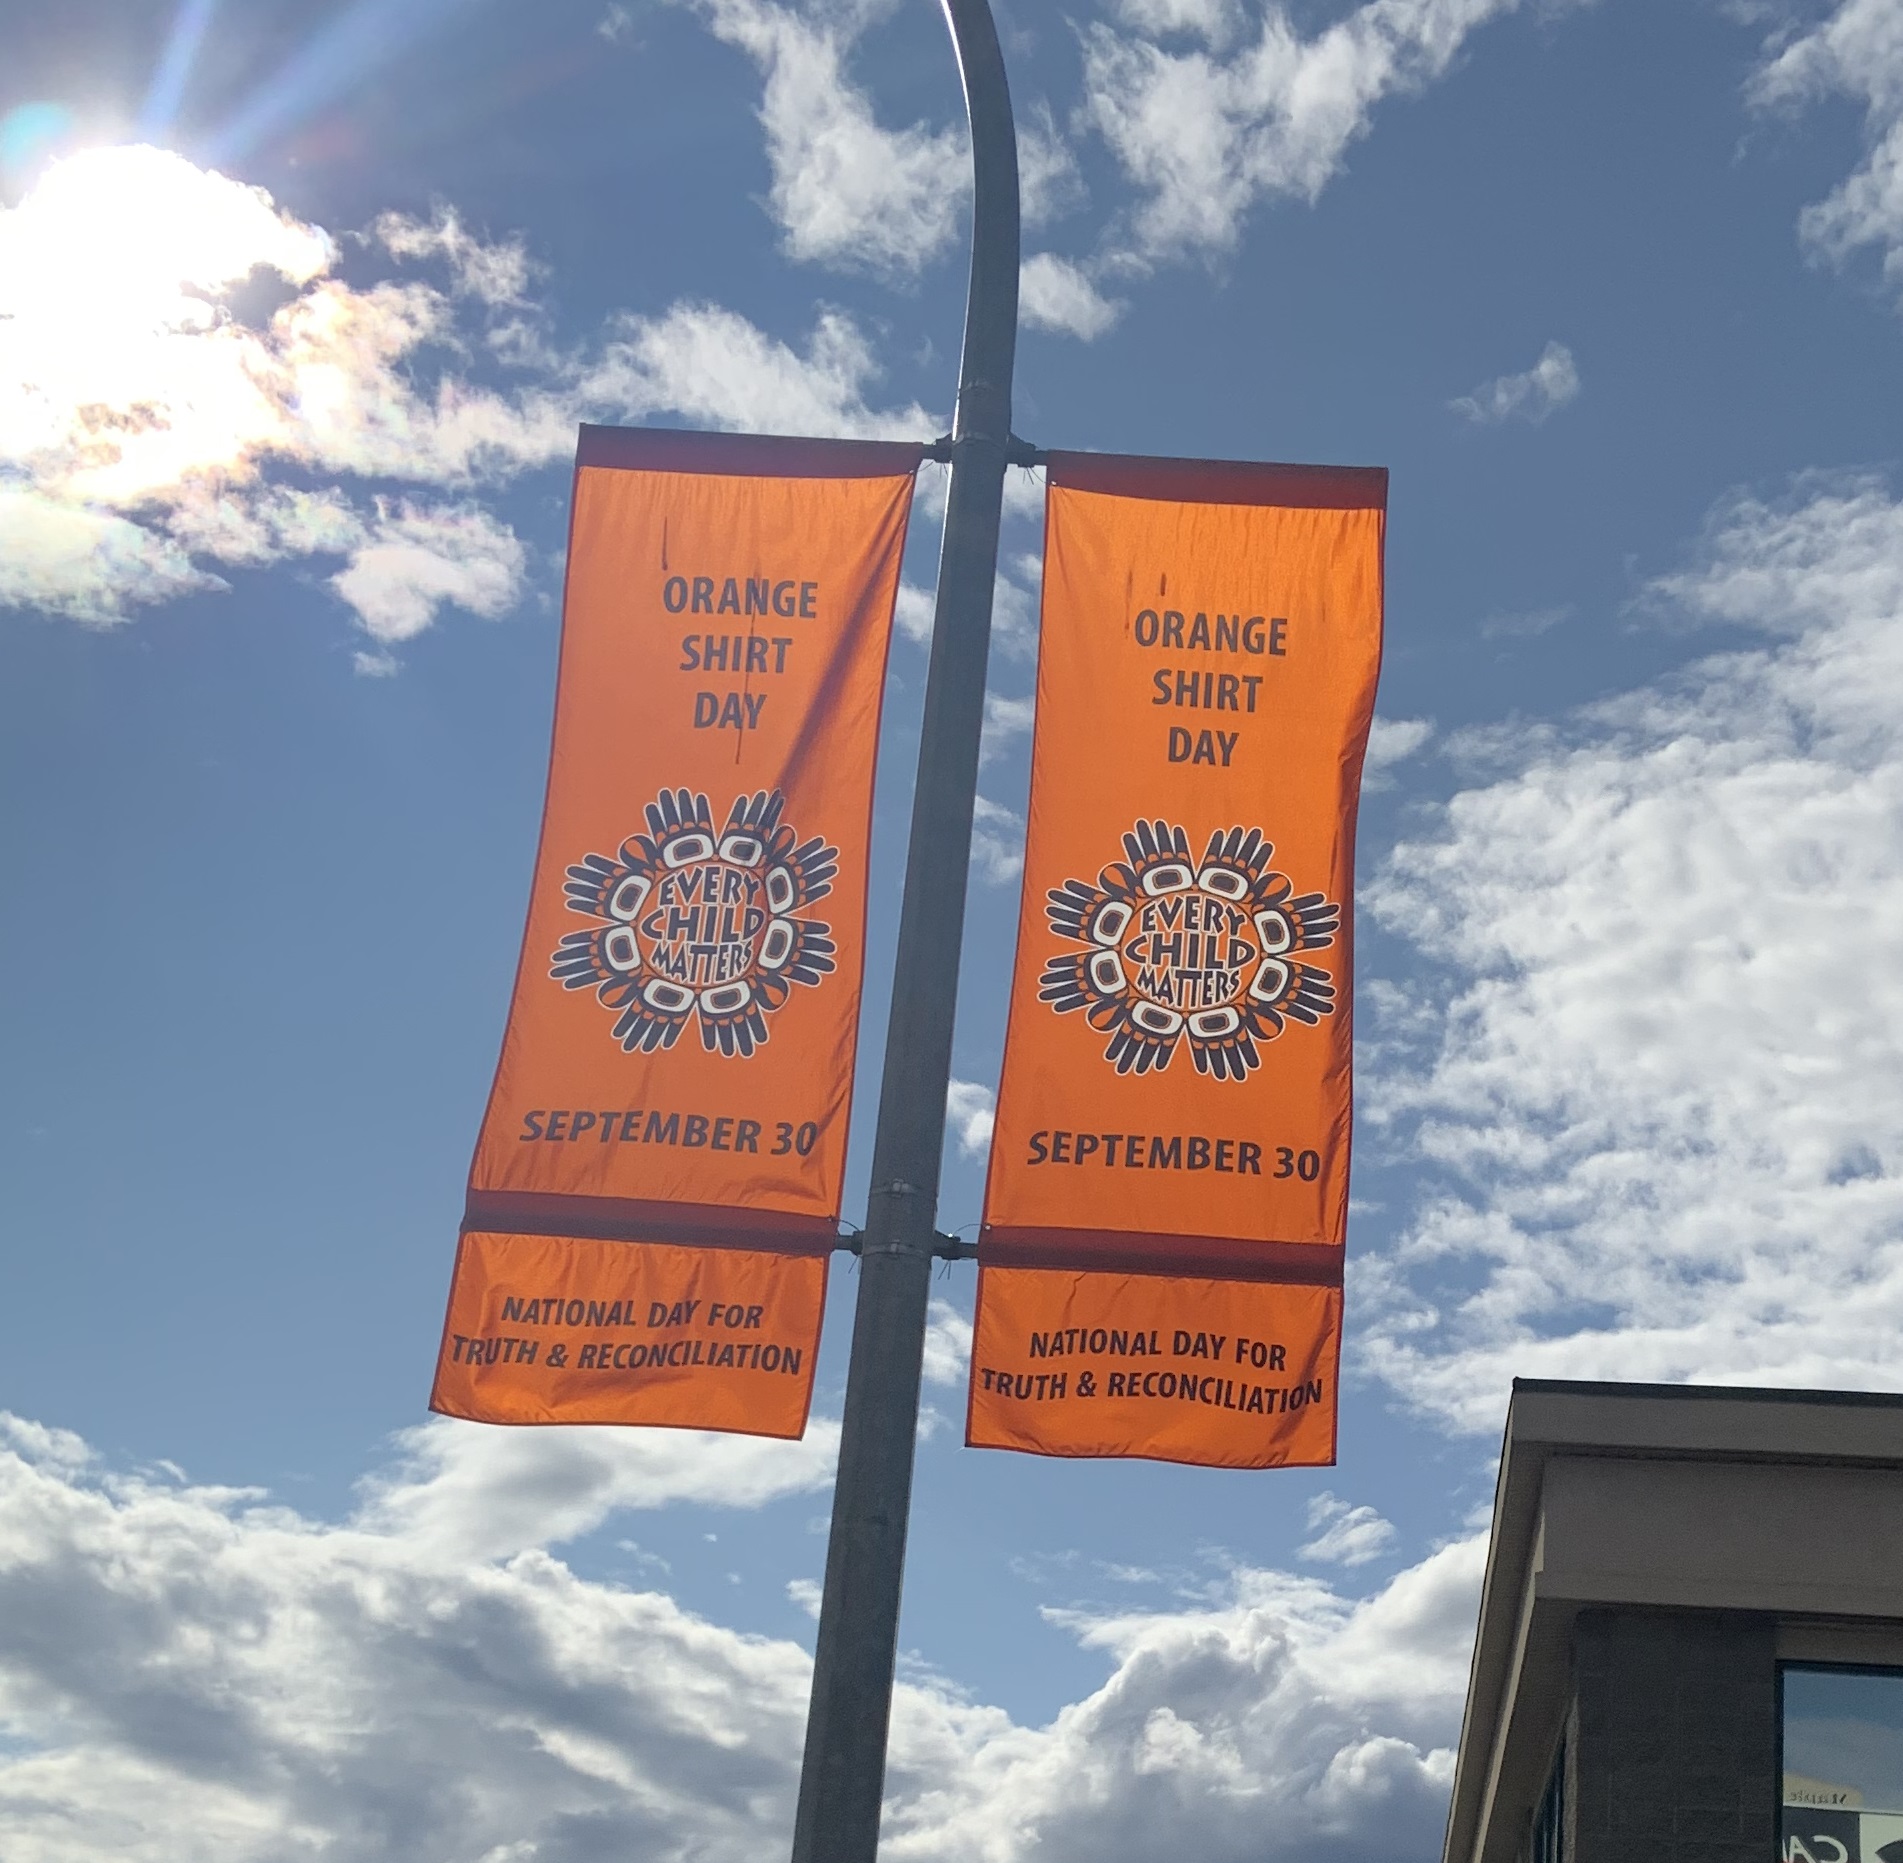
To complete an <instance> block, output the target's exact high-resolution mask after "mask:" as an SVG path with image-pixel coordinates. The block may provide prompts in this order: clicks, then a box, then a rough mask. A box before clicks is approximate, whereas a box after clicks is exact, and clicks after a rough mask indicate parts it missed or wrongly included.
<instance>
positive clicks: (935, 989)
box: [793, 0, 1022, 1863]
mask: <svg viewBox="0 0 1903 1863" xmlns="http://www.w3.org/2000/svg"><path fill="white" fill-rule="evenodd" d="M943 5H944V9H945V15H946V18H947V20H948V22H949V24H950V26H951V34H952V42H953V45H954V47H955V48H956V50H957V54H958V64H959V69H960V72H961V73H962V75H963V78H964V86H965V109H966V114H967V115H968V116H969V118H970V121H971V159H972V175H973V199H972V226H971V285H970V290H969V293H968V295H967V297H966V300H965V342H964V352H963V355H962V357H961V359H960V363H959V377H958V406H957V411H956V414H955V415H954V417H953V421H952V431H951V435H950V438H949V442H948V443H947V444H946V445H945V446H944V453H945V454H947V455H949V457H950V463H951V481H950V485H949V487H948V488H947V492H946V500H945V531H944V541H943V545H942V547H941V552H940V555H939V563H938V603H937V610H936V620H935V622H934V626H933V633H932V649H931V653H932V657H931V670H930V673H929V674H928V676H927V680H926V686H925V712H924V718H923V721H922V724H921V727H920V732H919V751H918V777H917V781H916V783H915V785H914V787H913V792H912V835H911V841H910V844H909V846H908V849H907V852H906V861H905V896H904V901H903V904H902V905H901V907H900V913H899V947H898V956H897V961H896V965H895V968H894V971H893V977H892V1013H891V1018H890V1020H889V1022H888V1023H887V1026H886V1044H885V1074H884V1079H883V1082H882V1084H881V1086H880V1090H879V1119H878V1130H877V1135H876V1137H875V1138H874V1141H873V1152H872V1181H873V1183H874V1184H875V1185H880V1186H883V1187H884V1188H883V1190H881V1191H875V1193H874V1194H873V1196H872V1197H871V1198H869V1199H868V1207H867V1211H866V1229H865V1234H864V1236H863V1237H862V1238H861V1239H860V1249H859V1294H858V1304H857V1307H856V1310H855V1313H854V1319H853V1335H852V1362H851V1365H850V1367H849V1369H848V1371H847V1374H846V1407H845V1416H844V1420H843V1423H842V1427H841V1431H840V1441H839V1474H838V1479H837V1481H836V1483H835V1485H834V1488H833V1519H832V1537H831V1539H830V1540H829V1541H828V1542H827V1547H826V1584H825V1590H824V1593H823V1594H822V1598H821V1603H820V1612H819V1636H818V1643H817V1647H816V1649H815V1652H814V1657H813V1695H812V1706H811V1708H810V1710H809V1712H808V1715H807V1721H806V1755H805V1763H804V1765H803V1767H802V1769H801V1772H800V1795H799V1810H798V1813H797V1814H796V1817H795V1821H794V1827H793V1863H874V1859H875V1858H876V1856H877V1853H878V1848H879V1805H880V1800H881V1799H882V1798H883V1796H884V1791H885V1752H886V1734H887V1729H888V1726H889V1723H890V1720H891V1714H892V1677H893V1669H894V1665H895V1662H896V1659H897V1654H898V1633H899V1594H900V1588H901V1585H902V1582H903V1578H904V1573H905V1534H906V1523H907V1518H908V1516H909V1514H910V1512H911V1504H912V1457H913V1449H914V1445H915V1443H916V1441H917V1436H918V1404H919V1376H920V1368H921V1362H922V1360H923V1356H924V1350H925V1314H926V1307H927V1304H928V1302H929V1300H930V1297H931V1277H932V1265H933V1261H934V1259H935V1258H936V1256H937V1253H938V1248H939V1244H940V1240H941V1238H940V1237H939V1235H938V1232H937V1228H936V1223H935V1219H936V1215H937V1204H938V1178H939V1166H940V1163H941V1161H942V1156H943V1152H944V1145H945V1094H946V1089H947V1087H948V1086H949V1084H950V1080H951V1044H952V1019H953V1014H954V1011H955V1010H956V1007H957V1002H958V958H959V949H960V945H961V943H962V940H963V935H964V918H965V885H966V878H967V873H968V869H969V867H970V862H971V818H972V806H973V798H974V796H975V795H976V793H977V787H978V739H979V733H980V731H981V730H982V728H983V725H984V698H985V660H986V656H987V653H988V651H989V647H990V637H991V593H992V585H993V582H994V579H995V577H996V575H997V567H998V524H999V519H1000V515H1001V513H1002V510H1003V505H1004V474H1005V467H1006V465H1007V464H1008V463H1009V462H1010V461H1011V458H1012V449H1013V447H1014V445H1016V446H1020V447H1021V446H1022V442H1018V441H1014V439H1013V436H1012V433H1011V371H1012V366H1013V363H1014V361H1015V357H1016V350H1017V325H1018V257H1019V253H1018V154H1017V133H1016V130H1015V128H1014V126H1013V124H1012V121H1011V93H1010V89H1009V87H1008V86H1007V84H1006V82H1005V75H1004V57H1003V54H1002V52H1001V51H1000V50H999V47H998V33H997V27H996V25H995V24H994V23H993V21H992V18H991V11H990V8H989V7H988V6H987V5H986V0H943ZM933 454H934V457H938V456H941V455H940V454H939V450H938V449H937V448H934V449H933ZM900 1186H904V1189H903V1191H902V1192H901V1191H900V1188H899V1187H900ZM958 1246H959V1247H960V1248H961V1249H962V1247H963V1246H964V1245H962V1244H959V1245H958Z"/></svg>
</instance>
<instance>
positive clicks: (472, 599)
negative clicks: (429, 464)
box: [330, 500, 524, 646]
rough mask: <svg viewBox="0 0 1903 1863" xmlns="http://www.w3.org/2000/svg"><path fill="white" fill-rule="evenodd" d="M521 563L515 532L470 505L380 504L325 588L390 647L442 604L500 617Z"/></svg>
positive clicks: (517, 584)
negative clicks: (364, 531)
mask: <svg viewBox="0 0 1903 1863" xmlns="http://www.w3.org/2000/svg"><path fill="white" fill-rule="evenodd" d="M523 562H524V558H523V551H522V545H521V544H520V542H518V541H517V539H516V537H515V535H514V533H513V532H512V531H510V530H509V529H508V528H507V527H506V526H504V525H501V524H498V523H497V522H496V521H495V520H494V519H493V518H492V517H490V516H489V515H488V513H487V512H485V511H480V510H478V509H476V508H475V507H474V506H473V505H457V506H446V505H435V506H430V507H426V508H419V507H417V506H414V505H410V504H402V505H399V506H397V507H396V508H395V509H394V510H393V509H392V508H390V507H389V506H388V505H386V504H385V503H384V502H383V501H382V500H379V501H378V506H377V519H376V523H375V524H374V526H372V527H371V529H370V531H369V534H368V535H367V536H366V537H365V538H364V540H363V541H362V542H361V543H360V544H358V545H357V547H356V548H355V549H354V550H352V551H351V554H350V561H349V563H348V564H347V565H346V566H345V567H344V568H343V569H341V570H339V571H338V573H337V574H336V575H334V576H332V577H331V579H330V586H331V587H332V588H333V589H335V590H336V591H337V593H338V594H339V595H341V596H342V597H343V598H344V600H345V601H346V602H348V603H349V604H350V606H351V607H352V608H353V609H354V610H355V611H356V614H357V618H358V619H359V620H360V621H361V622H362V623H363V628H364V632H365V633H367V634H368V635H369V636H370V637H371V638H372V639H373V640H377V641H381V642H383V643H384V644H385V645H386V646H388V645H390V644H391V643H393V642H396V641H404V640H410V639H412V638H413V637H414V636H416V635H418V634H420V633H422V631H423V630H424V629H425V628H426V627H428V626H429V624H430V623H431V622H432V621H433V620H434V619H435V618H436V610H437V609H438V608H439V607H441V606H442V604H443V603H445V602H449V603H452V604H454V606H456V607H458V608H461V609H464V610H466V611H467V612H468V613H470V614H473V615H482V616H485V617H487V618H489V619H494V618H495V617H496V616H497V615H500V614H506V613H507V612H508V610H509V609H510V608H512V607H513V606H514V605H515V600H516V597H517V595H518V594H519V593H520V591H521V587H522V569H523Z"/></svg>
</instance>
